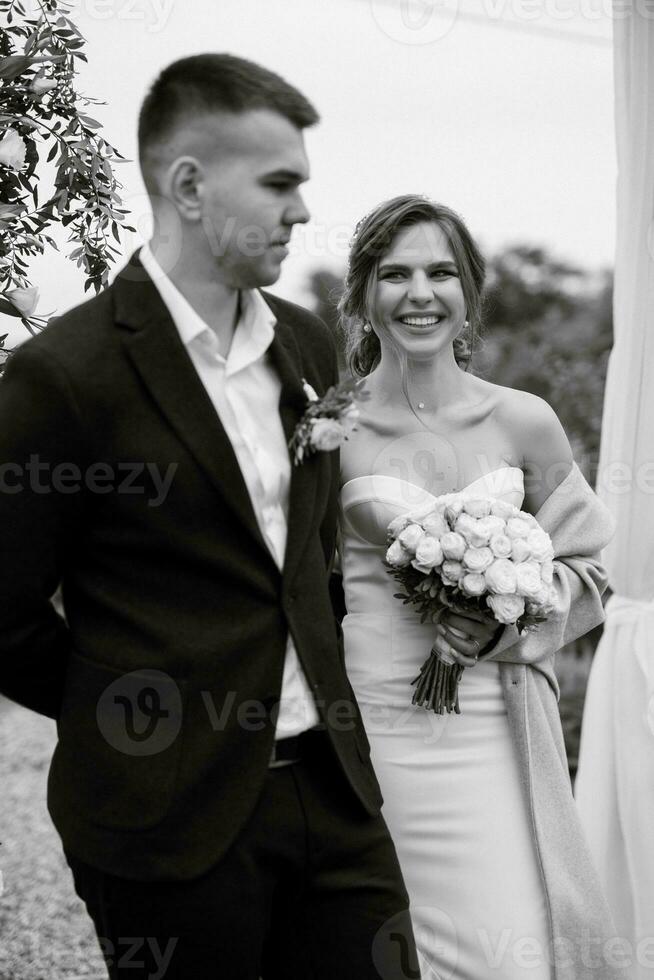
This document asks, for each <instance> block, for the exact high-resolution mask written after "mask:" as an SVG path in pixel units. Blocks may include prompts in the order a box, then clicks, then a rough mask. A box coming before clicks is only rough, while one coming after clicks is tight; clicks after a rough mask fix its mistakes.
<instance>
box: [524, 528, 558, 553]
mask: <svg viewBox="0 0 654 980" xmlns="http://www.w3.org/2000/svg"><path fill="white" fill-rule="evenodd" d="M527 544H528V546H529V550H530V551H531V554H532V557H533V558H535V559H536V561H546V560H547V559H548V558H553V557H554V548H553V547H552V541H551V538H550V536H549V534H548V533H547V531H543V529H542V528H540V527H538V528H535V529H534V530H533V531H530V532H529V536H528V538H527Z"/></svg>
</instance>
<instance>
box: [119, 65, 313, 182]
mask: <svg viewBox="0 0 654 980" xmlns="http://www.w3.org/2000/svg"><path fill="white" fill-rule="evenodd" d="M250 109H270V110H272V111H273V112H278V113H279V114H280V115H282V116H285V117H286V119H288V120H289V121H290V122H292V123H293V124H294V125H295V126H297V128H298V129H304V128H305V127H306V126H313V125H314V123H316V122H318V119H319V116H318V113H317V112H316V110H315V108H314V107H313V106H312V105H311V103H310V102H309V100H308V99H306V98H305V97H304V96H303V95H302V93H301V92H299V91H298V90H297V89H296V88H294V87H293V86H292V85H289V83H288V82H286V81H284V79H283V78H281V76H279V75H276V74H275V73H274V72H272V71H269V70H268V69H267V68H263V67H262V66H261V65H257V64H256V63H255V62H253V61H247V60H246V59H245V58H236V57H234V56H233V55H229V54H197V55H192V56H191V57H189V58H181V59H180V60H179V61H174V62H173V63H172V64H171V65H168V67H167V68H164V70H163V71H162V72H161V74H160V75H159V76H158V78H156V79H155V81H154V82H153V84H152V86H151V88H150V90H149V92H148V94H147V95H146V97H145V99H144V101H143V105H142V106H141V111H140V114H139V125H138V147H139V161H140V164H141V168H142V170H143V171H144V172H145V171H146V170H147V155H148V151H149V150H152V149H154V148H155V147H156V146H159V145H161V144H162V143H163V142H165V140H166V139H167V138H168V137H169V136H170V135H171V133H172V132H173V131H174V129H175V126H176V124H177V123H178V122H179V121H180V120H182V119H188V117H189V115H192V114H193V113H202V112H234V113H239V112H247V111H248V110H250Z"/></svg>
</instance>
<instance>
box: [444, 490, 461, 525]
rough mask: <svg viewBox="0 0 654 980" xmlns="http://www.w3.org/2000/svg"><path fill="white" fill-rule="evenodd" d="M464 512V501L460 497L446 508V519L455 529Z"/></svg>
mask: <svg viewBox="0 0 654 980" xmlns="http://www.w3.org/2000/svg"><path fill="white" fill-rule="evenodd" d="M462 510H463V501H462V500H461V498H460V497H455V498H454V500H451V501H450V503H449V504H448V505H447V506H446V508H445V519H446V520H447V521H448V523H449V525H450V527H454V525H455V524H456V522H457V518H458V517H459V514H460V513H461V511H462Z"/></svg>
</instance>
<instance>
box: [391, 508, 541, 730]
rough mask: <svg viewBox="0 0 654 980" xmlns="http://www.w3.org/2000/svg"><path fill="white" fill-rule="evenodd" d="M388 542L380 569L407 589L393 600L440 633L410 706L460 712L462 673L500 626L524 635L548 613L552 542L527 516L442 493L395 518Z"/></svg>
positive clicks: (473, 661) (415, 682)
mask: <svg viewBox="0 0 654 980" xmlns="http://www.w3.org/2000/svg"><path fill="white" fill-rule="evenodd" d="M388 540H389V547H388V550H387V552H386V561H385V564H386V566H387V568H388V570H389V572H390V574H392V575H393V577H394V578H395V579H396V580H397V581H398V582H399V583H400V584H401V586H402V588H403V590H404V591H403V592H402V593H398V594H397V595H396V597H397V598H398V599H401V600H402V601H403V602H404V603H405V604H411V605H413V606H415V607H416V609H417V611H418V612H419V613H420V615H421V619H422V621H423V622H424V621H426V620H428V619H429V620H431V621H432V622H433V623H434V624H435V626H436V632H437V635H436V639H435V640H434V643H433V644H432V649H431V652H430V655H429V657H428V659H427V660H426V661H425V663H424V664H423V667H422V669H421V672H420V675H419V676H418V677H417V678H416V679H415V681H414V684H416V685H417V686H416V691H415V693H414V696H413V703H414V704H419V705H424V706H425V707H427V708H430V709H431V710H433V711H436V712H437V713H439V714H442V713H443V711H447V712H450V711H455V712H457V713H458V712H459V699H458V684H459V681H460V679H461V675H462V673H463V669H464V667H466V666H472V665H473V664H474V663H475V662H476V658H477V657H478V655H479V653H480V651H481V650H482V649H483V647H484V646H485V645H487V643H488V640H489V637H490V638H492V636H493V635H494V633H495V632H496V630H497V628H498V626H501V625H515V626H516V627H517V628H518V630H519V631H520V632H524V631H525V630H528V629H534V628H535V627H536V626H537V625H538V623H540V622H543V621H544V620H545V619H546V618H547V615H548V614H549V612H550V611H551V608H552V581H553V567H554V566H553V556H554V550H553V547H552V542H551V540H550V538H549V535H548V534H546V532H545V531H543V529H542V528H541V527H540V526H539V524H538V521H537V520H536V518H535V517H533V516H532V515H531V514H528V513H526V512H525V511H521V510H519V509H518V508H517V507H514V506H513V505H512V504H509V503H506V502H505V501H502V500H495V499H492V498H485V497H466V496H465V494H445V495H443V496H441V497H437V498H436V499H435V500H434V501H433V503H432V504H430V506H429V507H428V508H426V509H425V508H423V509H422V511H420V512H411V513H408V514H403V515H401V516H400V517H397V518H395V520H393V521H391V523H390V524H389V527H388ZM443 620H444V621H445V622H443ZM468 637H470V639H468ZM482 641H485V642H482Z"/></svg>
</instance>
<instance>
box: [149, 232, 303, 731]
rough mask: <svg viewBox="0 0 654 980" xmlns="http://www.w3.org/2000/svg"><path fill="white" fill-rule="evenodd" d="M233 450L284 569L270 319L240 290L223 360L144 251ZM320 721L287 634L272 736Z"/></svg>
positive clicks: (285, 467) (286, 483)
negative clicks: (226, 352) (275, 721)
mask: <svg viewBox="0 0 654 980" xmlns="http://www.w3.org/2000/svg"><path fill="white" fill-rule="evenodd" d="M140 259H141V262H142V263H143V267H144V269H145V271H146V272H147V273H148V275H149V276H150V278H151V279H152V281H153V282H154V284H155V286H156V287H157V289H158V291H159V294H160V295H161V298H162V300H163V301H164V303H165V305H166V307H167V308H168V312H169V313H170V315H171V317H172V320H173V323H174V324H175V326H176V327H177V330H178V331H179V335H180V337H181V339H182V342H183V343H184V346H185V347H186V350H187V351H188V354H189V357H190V358H191V361H192V362H193V365H194V367H195V370H196V371H197V373H198V377H199V378H200V381H201V382H202V384H203V385H204V387H205V389H206V392H207V394H208V395H209V397H210V398H211V401H212V402H213V405H214V408H215V409H216V412H217V413H218V417H219V418H220V421H221V423H222V426H223V428H224V429H225V432H226V433H227V436H228V438H229V440H230V442H231V444H232V447H233V449H234V453H235V454H236V458H237V460H238V464H239V466H240V468H241V473H242V474H243V479H244V480H245V485H246V487H247V489H248V493H249V494H250V499H251V501H252V507H253V509H254V513H255V514H256V517H257V521H258V524H259V527H260V529H261V534H262V535H263V538H264V540H265V542H266V544H267V545H268V547H269V549H270V551H271V554H272V556H273V558H274V559H275V562H276V563H277V565H278V567H279V568H280V569H281V568H282V567H283V564H284V554H285V550H286V535H287V527H288V498H289V487H290V482H291V461H290V457H289V452H288V448H287V445H286V437H285V435H284V430H283V428H282V423H281V419H280V417H279V395H280V391H281V381H280V379H279V378H278V376H277V374H276V373H275V371H274V369H273V367H272V365H271V364H270V361H269V357H268V355H267V351H268V348H269V347H270V344H271V343H272V340H273V337H274V333H275V330H274V325H275V322H276V321H275V315H274V314H273V312H272V310H271V309H270V307H269V306H268V304H267V303H266V301H265V300H264V299H263V297H262V296H261V294H260V293H259V292H257V291H255V290H241V294H240V317H239V320H238V323H237V324H236V330H235V332H234V337H233V339H232V344H231V347H230V350H229V353H228V355H227V357H223V356H222V355H221V354H220V353H219V345H218V338H217V337H216V334H215V333H214V331H213V330H212V329H211V328H210V327H209V326H208V325H207V324H206V323H205V322H204V320H203V319H202V318H201V317H200V316H199V315H198V314H197V313H196V312H195V310H194V309H193V307H192V306H191V304H190V303H189V302H188V300H187V299H185V297H184V296H182V294H181V293H180V292H179V290H178V289H177V287H176V286H175V285H174V284H173V283H172V282H171V280H170V279H169V278H168V277H167V276H166V274H165V273H164V272H163V270H162V269H161V267H160V266H159V264H158V263H157V261H156V259H155V257H154V255H153V254H152V252H151V250H150V248H149V246H148V245H145V246H144V247H143V248H142V249H141V252H140ZM318 722H319V717H318V712H317V709H316V705H315V701H314V699H313V696H312V694H311V691H310V690H309V685H308V683H307V680H306V678H305V676H304V672H303V670H302V668H301V666H300V662H299V660H298V656H297V653H296V650H295V646H294V644H293V640H292V638H291V635H290V633H289V635H288V640H287V645H286V659H285V662H284V674H283V679H282V691H281V702H280V706H279V715H278V718H277V724H276V737H277V738H287V737H289V736H291V735H298V734H299V733H300V732H303V731H306V730H307V729H309V728H312V727H313V726H314V725H317V724H318Z"/></svg>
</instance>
